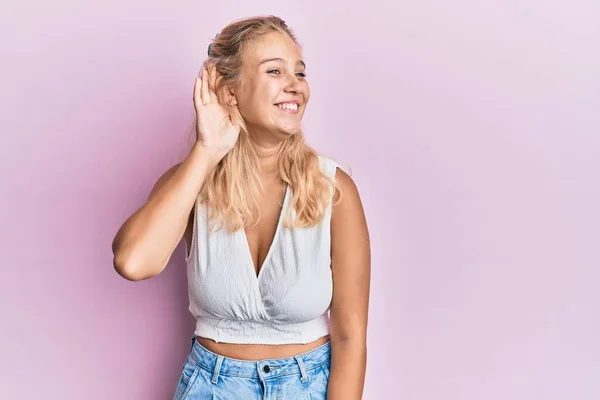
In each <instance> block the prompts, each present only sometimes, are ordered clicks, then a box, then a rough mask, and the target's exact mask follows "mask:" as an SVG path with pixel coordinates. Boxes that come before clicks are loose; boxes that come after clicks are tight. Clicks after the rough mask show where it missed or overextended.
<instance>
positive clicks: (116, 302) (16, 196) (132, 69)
mask: <svg viewBox="0 0 600 400" xmlns="http://www.w3.org/2000/svg"><path fill="white" fill-rule="evenodd" d="M484 3H485V4H484ZM0 7H1V8H2V9H1V10H0V37H2V40H1V41H0V52H1V53H0V59H1V62H0V76H1V77H0V79H1V81H2V82H1V86H0V93H1V94H0V96H1V97H0V110H1V111H0V118H1V138H2V143H1V145H0V152H1V158H0V163H1V164H0V171H1V172H0V173H1V176H0V178H1V185H0V188H1V189H0V190H1V198H0V202H1V210H0V246H1V256H2V259H1V264H0V265H1V268H2V270H1V271H2V279H1V280H0V307H1V310H0V311H1V314H0V398H2V399H39V398H43V399H45V400H55V399H56V400H59V399H60V400H65V399H69V400H71V399H77V400H78V399H94V400H107V399H110V400H117V399H127V400H129V399H145V400H147V399H151V400H152V399H157V400H159V399H167V398H169V397H170V396H171V395H172V392H173V389H174V385H175V380H176V378H177V374H178V373H179V369H180V367H181V363H182V362H183V359H184V357H185V354H186V352H187V350H188V339H189V337H190V335H191V334H192V329H193V321H192V319H191V317H190V315H189V314H188V311H187V297H186V291H185V275H184V264H183V247H182V246H180V247H179V248H178V250H177V252H176V254H175V256H174V257H173V260H172V262H171V263H170V265H169V266H168V268H167V270H166V271H165V272H164V274H162V275H161V276H159V277H158V278H156V279H153V280H150V281H144V282H137V283H132V282H128V281H125V280H123V279H121V278H120V277H118V276H117V275H116V273H115V272H114V271H113V269H112V264H111V260H112V254H111V249H110V243H111V240H112V238H113V236H114V234H115V232H116V230H117V228H118V227H119V225H120V224H121V223H122V222H123V220H124V219H125V218H126V217H127V216H128V215H130V214H131V213H132V212H133V211H134V210H135V209H136V208H137V207H138V206H139V205H140V204H141V203H142V202H143V201H144V200H145V198H146V196H147V194H148V192H149V190H150V188H151V186H152V184H153V183H154V181H155V180H156V179H157V178H158V176H159V175H160V174H161V173H162V172H163V171H164V170H165V169H167V168H168V167H169V166H171V165H172V164H174V163H176V162H178V161H179V159H180V157H181V156H183V155H184V154H185V150H186V146H187V140H188V135H187V129H188V127H189V124H190V121H191V117H192V113H193V108H192V103H191V98H192V86H193V80H194V77H195V75H196V73H197V71H198V68H199V65H200V63H201V62H202V60H203V59H204V57H205V54H206V53H205V52H206V47H207V45H208V43H209V42H208V39H209V38H211V37H213V36H214V35H215V33H217V32H218V31H219V30H220V29H221V28H222V27H223V26H224V25H225V24H227V23H228V22H230V21H232V20H234V19H237V18H240V17H244V16H250V15H256V14H264V13H272V14H276V15H280V16H282V17H283V18H284V19H285V20H287V21H288V22H289V23H290V25H291V26H292V27H293V28H294V29H295V30H296V32H297V34H298V35H299V37H300V39H301V41H302V43H303V44H304V45H305V49H306V51H305V57H306V62H307V64H308V66H309V67H308V73H309V79H310V82H311V84H312V100H311V104H310V105H309V110H308V112H307V115H306V131H307V136H308V138H309V141H310V143H311V144H313V145H314V146H315V147H316V148H317V149H319V150H321V151H322V152H324V153H327V154H331V155H333V156H335V157H336V158H337V159H338V160H339V161H340V162H341V163H342V164H343V165H345V166H350V167H351V168H352V173H353V176H354V179H355V180H356V182H357V184H358V186H359V188H360V191H361V193H362V197H363V200H364V205H365V209H366V212H367V217H368V220H369V223H370V230H371V235H372V245H373V282H372V300H371V314H370V330H369V369H368V377H367V384H366V389H365V397H364V398H365V399H402V400H404V399H409V400H430V399H431V400H434V399H435V400H437V399H441V400H453V399H457V400H459V399H460V400H479V399H486V400H495V399H498V400H500V399H502V400H505V399H518V400H521V399H522V400H531V399H544V400H551V399H552V400H553V399H561V400H562V399H565V400H567V399H568V400H571V399H577V400H584V399H585V400H587V399H590V400H591V399H598V398H600V340H599V339H598V338H600V322H599V319H600V289H599V286H600V272H599V266H600V265H599V264H600V245H599V244H598V241H599V235H600V213H599V211H598V206H599V205H600V78H599V72H600V51H599V46H600V45H599V42H600V24H599V23H598V20H600V5H599V3H598V2H596V1H593V0H588V1H585V0H573V1H570V2H566V1H556V0H543V1H542V0H526V1H519V2H517V1H495V2H482V1H475V0H457V1H454V2H447V1H420V2H411V3H407V2H396V1H391V0H389V1H381V0H379V1H368V2H358V1H353V2H351V1H344V2H341V1H339V2H335V3H333V2H325V1H304V2H300V3H293V2H292V3H289V2H279V3H277V2H272V1H268V2H267V1H253V2H248V1H242V0H240V1H227V2H218V1H214V2H198V1H189V0H188V1H185V0H184V1H178V2H166V1H155V0H145V1H141V0H119V1H117V0H107V1H102V2H82V1H75V0H72V1H67V0H56V1H53V2H42V1H39V0H38V1H16V0H13V1H9V2H3V3H2V5H1V6H0Z"/></svg>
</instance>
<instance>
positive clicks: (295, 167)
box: [194, 16, 341, 231]
mask: <svg viewBox="0 0 600 400" xmlns="http://www.w3.org/2000/svg"><path fill="white" fill-rule="evenodd" d="M271 32H280V33H282V34H285V35H288V36H289V37H290V38H291V39H292V40H294V42H295V43H296V44H297V45H298V46H300V45H299V43H298V41H297V39H296V37H295V35H294V34H293V32H292V31H291V29H290V28H289V27H288V26H287V25H286V23H285V22H284V21H283V20H282V19H280V18H278V17H275V16H264V17H262V16H260V17H251V18H246V19H242V20H238V21H234V22H232V23H231V24H229V25H227V26H226V27H225V28H224V29H223V30H222V31H221V32H220V33H219V35H218V36H217V37H216V38H215V39H214V40H213V42H212V43H211V45H210V47H209V57H208V59H207V60H206V61H205V62H204V65H206V64H212V65H214V66H215V67H216V70H217V72H218V73H219V75H220V78H219V79H218V80H217V82H216V87H215V92H216V93H217V98H218V100H219V103H220V104H221V105H223V106H224V107H225V108H226V109H227V111H228V112H229V114H230V115H231V117H232V119H234V120H237V121H238V122H239V123H240V126H241V129H240V135H239V138H238V140H237V142H236V144H235V146H234V147H233V149H231V150H230V151H229V152H228V153H227V155H225V157H224V158H223V159H222V160H221V161H220V162H219V164H218V165H217V166H216V168H215V169H214V170H213V171H212V172H211V173H210V174H209V176H208V177H207V179H206V182H205V184H204V186H203V188H202V190H201V192H200V201H201V202H202V203H203V204H207V205H208V206H209V210H210V214H209V217H210V222H211V229H214V227H215V226H216V224H217V223H218V224H219V225H220V226H221V227H223V226H224V227H226V228H228V229H229V230H230V231H235V230H238V229H241V228H244V227H246V226H253V225H256V224H257V223H258V221H259V219H260V208H259V201H260V195H261V188H262V184H261V180H260V171H259V162H258V157H257V155H256V153H255V152H254V149H253V147H252V144H251V139H250V133H249V132H248V130H247V127H246V124H245V123H244V119H243V118H242V115H241V114H240V112H239V110H238V108H237V107H235V106H231V105H229V104H228V102H227V95H226V93H227V91H228V90H229V89H231V88H235V87H239V85H240V83H241V80H242V79H243V76H242V74H241V72H242V65H243V62H244V54H245V51H246V49H247V48H248V46H249V45H250V44H251V43H252V41H253V40H255V39H257V38H258V37H260V36H262V35H265V34H268V33H271ZM195 125H196V124H195V121H194V126H195ZM278 174H279V176H280V178H281V179H282V180H283V181H284V182H285V183H286V184H287V185H289V187H290V188H291V189H292V192H293V197H292V199H291V202H290V207H289V208H288V212H287V215H286V216H285V218H284V225H285V226H286V227H309V226H314V225H316V224H318V223H319V222H320V221H321V220H322V218H323V216H324V213H325V209H326V208H327V207H328V206H329V202H330V201H331V200H332V198H333V196H334V194H335V192H336V191H337V192H339V193H340V194H341V190H340V189H341V188H340V186H339V184H338V182H337V180H336V179H335V178H334V177H333V178H332V177H329V176H327V175H326V174H325V173H324V172H323V171H322V170H321V168H320V164H319V159H318V155H317V152H316V151H315V150H313V149H312V148H311V147H310V146H309V145H308V144H306V142H305V138H304V135H303V134H302V133H298V134H295V135H291V136H289V137H288V138H287V139H286V140H285V141H284V142H283V143H282V146H281V148H280V151H279V154H278ZM338 201H339V199H338ZM292 211H295V212H296V215H295V218H293V220H292Z"/></svg>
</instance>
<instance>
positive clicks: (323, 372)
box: [173, 339, 331, 400]
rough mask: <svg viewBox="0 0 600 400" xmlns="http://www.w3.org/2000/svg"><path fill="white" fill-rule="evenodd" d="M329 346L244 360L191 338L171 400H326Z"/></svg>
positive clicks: (326, 344)
mask: <svg viewBox="0 0 600 400" xmlns="http://www.w3.org/2000/svg"><path fill="white" fill-rule="evenodd" d="M330 359H331V347H330V343H329V342H328V343H325V344H324V345H322V346H320V347H318V348H316V349H314V350H311V351H309V352H307V353H304V354H300V355H297V356H294V357H289V358H278V359H272V360H260V361H244V360H236V359H233V358H228V357H223V356H221V355H218V354H215V353H213V352H211V351H209V350H208V349H206V348H205V347H203V346H202V345H201V344H200V343H198V341H196V340H195V339H192V348H191V351H190V353H189V355H188V356H187V358H186V360H185V363H184V364H183V368H182V369H181V374H180V375H179V381H178V383H177V387H176V389H175V396H174V398H173V399H174V400H259V399H260V400H283V399H285V400H326V397H327V383H328V381H329V367H330Z"/></svg>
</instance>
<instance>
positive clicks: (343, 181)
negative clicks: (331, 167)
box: [333, 168, 363, 215]
mask: <svg viewBox="0 0 600 400" xmlns="http://www.w3.org/2000/svg"><path fill="white" fill-rule="evenodd" d="M335 178H336V180H337V181H338V183H339V185H340V189H341V192H336V196H335V198H334V207H333V215H335V214H336V213H337V214H339V213H342V214H345V213H348V212H351V213H357V212H360V213H362V209H363V207H362V202H361V200H360V194H359V192H358V187H357V186H356V183H354V180H353V179H352V177H351V176H350V175H348V173H346V171H344V170H343V169H341V168H337V169H336V173H335Z"/></svg>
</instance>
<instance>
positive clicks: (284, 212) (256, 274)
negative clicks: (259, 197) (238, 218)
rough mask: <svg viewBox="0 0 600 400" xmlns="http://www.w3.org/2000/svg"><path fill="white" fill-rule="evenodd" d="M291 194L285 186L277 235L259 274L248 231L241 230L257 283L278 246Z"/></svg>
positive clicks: (276, 228)
mask: <svg viewBox="0 0 600 400" xmlns="http://www.w3.org/2000/svg"><path fill="white" fill-rule="evenodd" d="M289 193H290V187H289V185H288V184H286V185H285V193H284V195H283V204H282V205H281V211H280V212H279V217H278V218H277V226H276V227H275V234H274V235H273V240H272V241H271V244H270V245H269V249H268V250H267V255H266V256H265V259H264V260H263V262H262V263H261V264H260V265H259V266H258V273H257V272H256V267H255V265H254V260H253V259H252V251H251V250H250V242H249V241H248V236H247V235H246V230H245V229H244V228H241V229H240V234H241V235H242V238H243V239H244V242H245V244H246V245H245V248H246V254H247V258H248V260H247V261H248V264H249V266H250V271H251V273H252V275H253V276H254V278H255V279H256V280H257V281H259V280H260V277H261V275H262V272H263V270H264V269H265V267H266V266H268V262H269V259H270V257H271V253H273V247H275V246H276V245H277V239H278V238H279V231H280V230H281V229H282V228H281V226H282V225H283V218H284V215H285V214H286V213H287V203H288V198H289Z"/></svg>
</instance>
